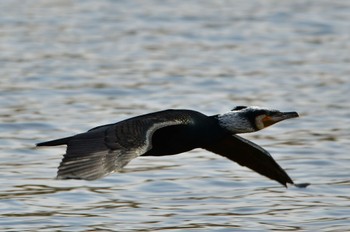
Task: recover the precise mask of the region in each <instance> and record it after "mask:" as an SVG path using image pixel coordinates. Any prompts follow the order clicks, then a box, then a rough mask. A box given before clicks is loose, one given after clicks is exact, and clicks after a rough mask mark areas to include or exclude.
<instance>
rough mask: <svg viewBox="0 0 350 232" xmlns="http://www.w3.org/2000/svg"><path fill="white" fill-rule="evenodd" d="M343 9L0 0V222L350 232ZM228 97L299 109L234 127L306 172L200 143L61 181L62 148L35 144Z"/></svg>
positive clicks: (26, 226)
mask: <svg viewBox="0 0 350 232" xmlns="http://www.w3.org/2000/svg"><path fill="white" fill-rule="evenodd" d="M349 22H350V2H349V1H341V0H332V1H326V0H318V1H306V0H285V1H277V0H251V1H243V0H236V1H209V0H201V1H199V0H198V1H197V0H188V1H172V0H166V1H158V0H150V1H113V0H102V1H97V0H87V1H69V0H52V1H45V0H38V1H19V0H11V1H8V0H4V1H0V230H1V231H349V230H350V172H349V167H350V154H349V151H350V142H349V138H350V111H349V109H350V103H349V98H350V81H349V78H350V23H349ZM236 105H258V106H268V107H272V108H276V109H280V110H285V111H289V110H295V111H298V112H299V114H300V116H301V117H300V118H298V119H293V120H288V121H285V122H282V123H279V124H277V125H274V126H272V127H270V128H267V129H266V130H263V131H260V132H257V133H252V134H245V135H242V136H244V137H245V138H248V139H250V140H251V141H253V142H255V143H257V144H259V145H261V146H263V147H264V148H265V149H267V150H268V151H269V152H271V154H272V156H273V157H274V158H275V159H276V160H277V162H278V163H279V164H280V165H281V166H282V167H283V168H285V169H286V171H287V172H288V173H289V174H290V176H291V177H292V178H293V179H294V180H295V182H297V183H303V182H310V183H311V185H310V186H309V187H307V188H305V189H299V188H296V187H293V186H290V187H289V188H288V189H286V188H284V187H282V186H280V185H279V184H278V183H277V182H274V181H272V180H269V179H267V178H265V177H262V176H260V175H258V174H256V173H254V172H252V171H250V170H248V169H246V168H244V167H241V166H239V165H237V164H236V163H233V162H230V161H228V160H226V159H225V158H222V157H219V156H217V155H214V154H211V153H209V152H207V151H205V150H200V149H196V150H193V151H190V152H187V153H184V154H180V155H177V156H170V157H147V158H138V159H135V160H134V161H132V162H131V163H130V164H129V165H128V166H127V167H125V169H124V170H123V171H122V172H120V173H115V174H113V175H110V176H108V177H106V178H103V179H100V180H97V181H92V182H88V181H82V180H70V181H62V180H55V179H54V178H55V175H56V171H57V166H58V165H59V163H60V160H61V159H62V155H63V154H64V152H65V147H64V146H62V147H54V148H43V149H37V148H36V147H35V144H36V143H38V142H42V141H45V140H50V139H55V138H60V137H64V136H69V135H73V134H76V133H80V132H83V131H86V130H88V129H90V128H92V127H95V126H98V125H102V124H107V123H113V122H117V121H119V120H122V119H125V118H128V117H132V116H136V115H139V114H144V113H148V112H152V111H156V110H162V109H168V108H187V109H194V110H198V111H200V112H203V113H205V114H208V115H211V114H217V113H222V112H225V111H228V110H230V109H231V108H233V107H234V106H236ZM242 155H244V154H242Z"/></svg>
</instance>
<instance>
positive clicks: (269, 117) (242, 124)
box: [217, 106, 299, 134]
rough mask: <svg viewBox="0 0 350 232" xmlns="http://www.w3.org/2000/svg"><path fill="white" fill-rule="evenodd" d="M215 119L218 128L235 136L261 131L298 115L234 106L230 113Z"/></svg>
mask: <svg viewBox="0 0 350 232" xmlns="http://www.w3.org/2000/svg"><path fill="white" fill-rule="evenodd" d="M217 117H218V120H219V124H220V126H222V127H223V128H225V129H227V130H229V131H230V132H232V133H234V134H237V133H248V132H254V131H258V130H262V129H264V128H266V127H268V126H271V125H273V124H275V123H277V122H280V121H283V120H286V119H290V118H296V117H299V115H298V113H297V112H281V111H278V110H274V109H268V108H262V107H256V106H236V107H235V108H233V109H232V110H231V111H230V112H228V113H224V114H219V115H218V116H217Z"/></svg>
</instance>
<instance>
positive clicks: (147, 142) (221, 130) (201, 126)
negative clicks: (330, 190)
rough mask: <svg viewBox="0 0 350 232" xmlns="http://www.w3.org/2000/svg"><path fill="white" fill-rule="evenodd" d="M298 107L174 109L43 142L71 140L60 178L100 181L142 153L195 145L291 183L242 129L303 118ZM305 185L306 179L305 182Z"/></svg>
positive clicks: (172, 152) (175, 150)
mask: <svg viewBox="0 0 350 232" xmlns="http://www.w3.org/2000/svg"><path fill="white" fill-rule="evenodd" d="M298 116H299V115H298V113H297V112H280V111H278V110H273V109H268V108H261V107H255V106H249V107H248V106H237V107H235V108H234V109H232V110H231V111H229V112H227V113H223V114H217V115H211V116H207V115H205V114H202V113H200V112H197V111H193V110H187V109H169V110H163V111H158V112H154V113H149V114H144V115H140V116H137V117H133V118H129V119H126V120H123V121H120V122H117V123H114V124H108V125H103V126H99V127H95V128H93V129H91V130H89V131H87V132H85V133H81V134H77V135H74V136H70V137H66V138H61V139H56V140H51V141H47V142H42V143H38V144H37V146H58V145H67V150H66V154H65V155H64V157H63V160H62V162H61V163H60V165H59V167H58V174H57V179H84V180H95V179H98V178H101V177H104V176H106V175H108V174H110V173H112V172H115V171H118V170H120V169H121V168H123V167H124V166H125V165H127V164H128V163H129V162H130V161H131V160H132V159H134V158H136V157H139V156H165V155H176V154H179V153H182V152H187V151H190V150H192V149H194V148H203V149H205V150H207V151H210V152H213V153H215V154H218V155H221V156H224V157H226V158H228V159H229V160H232V161H234V162H237V163H238V164H240V165H242V166H246V167H248V168H250V169H252V170H253V171H255V172H257V173H259V174H261V175H263V176H266V177H268V178H270V179H272V180H275V181H277V182H279V183H280V184H282V185H284V186H285V187H287V184H288V183H289V184H293V185H295V186H298V187H306V186H303V184H299V185H296V184H294V183H293V181H292V179H291V178H290V177H289V176H288V174H287V173H286V172H285V171H284V170H283V169H282V168H281V167H280V166H279V165H278V164H277V162H276V161H275V160H274V159H273V158H272V156H271V155H270V154H269V152H267V151H266V150H265V149H263V148H262V147H260V146H259V145H257V144H255V143H253V142H251V141H249V140H247V139H244V138H242V137H240V136H238V135H237V134H240V133H249V132H255V131H259V130H262V129H264V128H266V127H268V126H270V125H272V124H275V123H277V122H280V121H283V120H286V119H290V118H296V117H298ZM304 185H305V184H304Z"/></svg>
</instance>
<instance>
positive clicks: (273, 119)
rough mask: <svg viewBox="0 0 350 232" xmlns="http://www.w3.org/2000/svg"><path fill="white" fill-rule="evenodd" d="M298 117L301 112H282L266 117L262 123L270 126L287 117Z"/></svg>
mask: <svg viewBox="0 0 350 232" xmlns="http://www.w3.org/2000/svg"><path fill="white" fill-rule="evenodd" d="M297 117H299V114H298V113H297V112H281V113H280V114H278V115H273V116H266V117H264V118H263V119H262V123H263V124H264V127H268V126H271V125H273V124H275V123H277V122H281V121H283V120H286V119H290V118H297Z"/></svg>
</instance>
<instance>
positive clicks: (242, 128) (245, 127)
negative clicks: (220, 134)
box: [216, 111, 256, 134]
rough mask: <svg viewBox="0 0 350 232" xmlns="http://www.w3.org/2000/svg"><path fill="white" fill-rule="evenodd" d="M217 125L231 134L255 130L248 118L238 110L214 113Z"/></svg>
mask: <svg viewBox="0 0 350 232" xmlns="http://www.w3.org/2000/svg"><path fill="white" fill-rule="evenodd" d="M216 118H217V120H218V123H219V126H220V127H222V128H224V129H225V130H227V131H229V132H230V133H232V134H240V133H249V132H254V131H256V130H255V129H254V127H253V125H252V123H251V122H250V120H249V119H248V118H247V117H245V116H244V115H242V114H241V113H240V112H239V111H230V112H227V113H224V114H218V115H216Z"/></svg>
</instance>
